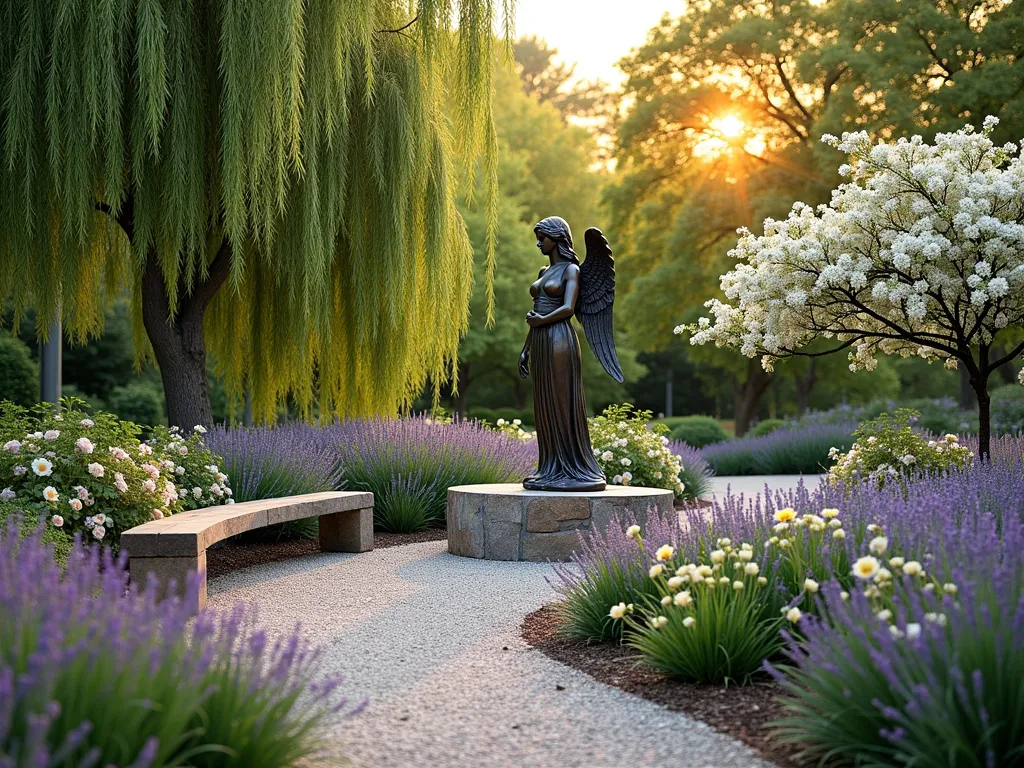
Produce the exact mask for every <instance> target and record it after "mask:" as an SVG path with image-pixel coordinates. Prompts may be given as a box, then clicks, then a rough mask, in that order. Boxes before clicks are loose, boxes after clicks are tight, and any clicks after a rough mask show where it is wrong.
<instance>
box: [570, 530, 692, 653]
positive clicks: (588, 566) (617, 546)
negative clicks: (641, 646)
mask: <svg viewBox="0 0 1024 768" xmlns="http://www.w3.org/2000/svg"><path fill="white" fill-rule="evenodd" d="M634 526H635V527H634ZM646 528H647V531H646V535H647V536H648V537H649V538H652V540H656V541H664V542H666V543H672V544H675V545H678V544H679V543H680V540H681V539H682V530H681V529H680V528H679V524H678V520H677V519H676V518H675V517H674V516H668V517H665V518H662V517H660V516H658V515H655V514H651V515H649V516H648V518H647V525H646ZM639 533H640V527H639V526H637V525H636V521H635V519H633V518H618V517H615V518H613V519H612V520H611V521H610V522H609V523H608V525H607V527H606V528H605V530H603V531H602V530H600V529H599V528H595V529H593V530H591V531H588V532H586V533H582V532H581V533H580V534H579V537H580V545H579V548H578V550H577V552H576V553H575V554H573V556H572V563H571V565H562V564H555V566H554V568H555V580H554V581H553V583H552V586H554V588H555V591H556V592H558V593H559V594H560V595H561V596H562V600H561V601H559V602H558V603H556V604H555V610H556V611H557V614H558V618H559V630H560V632H561V633H562V634H564V635H565V636H567V637H571V638H576V639H580V640H616V641H618V640H621V639H622V630H623V624H622V622H620V621H615V620H613V618H612V617H611V616H610V615H609V613H608V609H609V606H612V605H617V604H619V603H621V604H623V605H644V604H645V597H646V596H652V595H654V594H656V593H657V585H656V584H654V583H653V582H651V580H650V579H649V578H648V573H647V565H646V563H645V562H644V556H643V550H642V548H641V539H640V537H639V536H638V535H637V534H639Z"/></svg>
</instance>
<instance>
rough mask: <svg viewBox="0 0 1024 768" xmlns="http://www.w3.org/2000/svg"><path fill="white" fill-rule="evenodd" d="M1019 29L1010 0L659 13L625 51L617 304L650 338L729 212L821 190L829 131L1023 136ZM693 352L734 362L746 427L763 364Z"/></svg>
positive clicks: (712, 7) (720, 240)
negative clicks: (622, 279) (986, 122)
mask: <svg viewBox="0 0 1024 768" xmlns="http://www.w3.org/2000/svg"><path fill="white" fill-rule="evenodd" d="M1022 29H1024V6H1022V4H1021V3H1008V2H1005V1H1004V0H982V1H980V2H975V1H974V0H972V1H971V2H960V1H958V0H943V2H933V0H901V1H900V2H898V3H894V2H890V1H889V0H826V2H809V1H808V0H790V1H789V2H785V1H783V2H768V3H766V2H760V0H756V1H754V0H749V1H748V0H742V1H740V2H735V1H734V0H705V1H704V2H701V3H692V4H690V5H689V6H688V8H687V10H686V11H685V12H684V13H683V14H682V15H680V16H678V17H671V16H665V17H664V18H663V19H662V20H661V22H660V23H659V24H658V26H656V27H655V28H654V29H652V30H651V32H650V33H649V35H648V39H647V41H646V43H645V44H644V45H643V46H641V47H640V48H638V49H637V50H636V51H634V52H633V54H631V55H630V56H628V57H627V58H626V59H624V60H623V61H622V62H621V65H620V66H621V67H622V68H623V70H624V71H625V72H626V74H627V77H628V80H627V83H626V86H625V94H626V96H627V100H628V102H629V103H631V105H632V106H631V108H630V109H629V111H628V114H627V115H626V116H625V117H624V119H623V120H622V121H621V122H620V124H619V126H618V133H617V141H618V148H617V159H618V168H619V174H618V176H617V181H616V184H615V186H614V187H613V188H612V189H611V190H610V191H609V194H608V202H609V204H610V206H611V208H612V210H613V211H614V212H615V213H616V215H617V217H618V221H619V228H620V230H621V231H624V232H628V233H629V238H628V242H627V247H628V249H629V250H628V252H627V253H626V254H625V256H624V265H623V266H624V272H625V274H627V275H628V274H636V275H642V277H641V278H639V279H638V280H636V281H634V282H633V283H632V284H631V285H630V286H629V289H630V297H628V298H627V299H626V301H625V302H624V305H625V306H628V307H629V310H628V313H627V316H628V317H629V318H630V319H631V321H633V322H634V325H633V328H632V330H633V334H632V335H633V336H634V338H639V339H644V340H645V343H646V345H647V346H649V347H651V348H659V346H660V345H664V344H665V343H667V336H666V334H667V332H668V331H669V328H668V326H669V324H670V323H672V322H673V321H671V320H670V319H669V318H670V317H671V316H673V314H674V317H676V318H685V319H689V318H690V316H691V315H692V316H695V315H696V314H697V313H698V312H699V310H700V308H701V307H700V305H701V304H702V303H703V301H704V300H705V299H707V298H708V297H710V296H714V295H717V294H718V282H719V280H718V278H719V276H720V275H721V274H723V273H724V272H725V271H727V270H728V269H729V268H730V262H731V260H730V259H728V257H727V255H726V254H727V251H728V250H729V248H731V247H732V246H733V245H735V234H734V231H735V229H736V228H737V227H740V226H747V227H750V228H751V229H758V228H759V227H760V223H761V221H762V220H763V219H764V218H765V217H766V216H769V215H771V216H780V215H783V214H784V213H785V212H786V211H787V210H788V209H789V207H790V205H791V204H792V202H793V201H795V200H797V199H799V200H803V201H805V202H808V203H811V204H815V203H819V202H824V201H825V200H827V196H828V193H829V190H830V189H831V188H832V187H834V186H835V185H836V184H837V183H838V182H839V179H838V177H836V176H835V174H834V170H833V169H834V168H835V166H836V158H835V154H834V152H833V151H832V150H830V149H828V148H827V147H824V146H822V145H821V144H820V142H819V138H820V136H821V135H822V134H823V133H827V132H830V133H836V134H838V133H841V132H842V131H843V130H861V129H865V130H868V131H869V132H871V133H872V134H874V135H876V136H879V137H888V138H894V137H897V136H900V135H905V134H908V133H923V134H924V135H925V136H926V137H927V136H931V135H933V134H934V133H935V132H938V131H947V130H950V129H954V128H956V127H959V126H960V125H962V124H963V122H964V121H965V120H969V121H974V122H976V123H978V124H979V125H980V123H981V120H982V119H983V117H984V116H985V115H986V114H996V115H998V116H999V117H1000V118H1001V120H1002V122H1001V124H1000V126H999V128H998V131H999V132H1000V133H999V137H1000V139H1001V140H1006V139H1017V138H1019V137H1020V136H1021V135H1022V133H1024V110H1022V109H1021V99H1022V98H1024V60H1022V58H1021V54H1022V53H1024V47H1022V45H1024V44H1022V42H1021V40H1022V37H1021V35H1020V32H1021V30H1022ZM633 260H635V261H636V264H632V263H631V262H632V261H633ZM687 313H689V314H687ZM698 355H699V357H700V358H701V359H702V360H705V361H706V362H710V361H712V360H714V361H716V362H717V363H718V364H720V365H721V366H722V368H723V370H725V371H728V372H729V374H730V375H731V376H733V377H734V381H735V382H736V406H735V408H736V417H737V432H741V431H742V429H743V427H744V423H745V422H746V421H748V420H749V417H750V415H751V414H752V413H753V411H754V409H755V408H756V404H757V400H758V399H759V398H760V396H761V394H763V392H764V391H766V390H767V386H768V384H767V382H769V381H770V379H767V378H766V375H765V374H764V372H763V371H760V370H759V369H757V367H756V366H750V365H749V364H748V362H747V361H740V360H738V359H732V357H731V356H730V353H728V352H723V351H721V350H708V351H707V352H705V353H698ZM834 367H835V368H836V369H837V370H838V369H840V368H841V367H840V366H834ZM777 375H788V374H786V373H785V369H783V368H780V370H779V373H778V374H777ZM793 375H795V373H793ZM805 381H806V380H805Z"/></svg>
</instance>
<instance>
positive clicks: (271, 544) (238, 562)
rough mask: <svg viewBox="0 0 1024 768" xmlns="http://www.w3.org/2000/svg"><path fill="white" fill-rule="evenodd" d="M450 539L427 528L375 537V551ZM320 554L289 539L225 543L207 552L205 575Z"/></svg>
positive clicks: (313, 544)
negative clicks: (414, 531)
mask: <svg viewBox="0 0 1024 768" xmlns="http://www.w3.org/2000/svg"><path fill="white" fill-rule="evenodd" d="M447 537H448V532H447V531H446V530H445V529H444V528H428V529H427V530H425V531H417V532H416V533H380V532H374V534H373V548H374V549H385V548H387V547H398V546H401V545H402V544H419V543H420V542H423V541H440V540H442V539H445V538H447ZM319 551H320V542H319V541H317V540H316V539H288V540H285V541H265V542H254V543H249V542H245V543H242V542H236V541H231V540H230V539H229V540H228V541H222V542H220V543H219V544H215V545H214V546H212V547H210V548H209V549H208V550H206V575H207V577H208V578H213V577H214V576H223V575H225V574H227V573H231V572H232V571H239V570H241V569H242V568H249V567H250V566H253V565H262V564H263V563H276V562H278V561H279V560H289V559H291V558H293V557H305V556H306V555H315V554H316V553H317V552H319Z"/></svg>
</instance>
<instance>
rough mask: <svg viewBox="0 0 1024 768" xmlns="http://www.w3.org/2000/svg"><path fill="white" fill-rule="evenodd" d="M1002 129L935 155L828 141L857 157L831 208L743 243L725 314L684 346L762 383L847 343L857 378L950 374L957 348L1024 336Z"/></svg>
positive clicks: (1019, 223)
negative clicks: (911, 372) (997, 140)
mask: <svg viewBox="0 0 1024 768" xmlns="http://www.w3.org/2000/svg"><path fill="white" fill-rule="evenodd" d="M997 122H998V121H997V120H996V118H994V117H989V118H986V120H985V123H984V129H983V131H982V132H981V133H977V132H975V131H974V130H973V129H972V128H971V127H970V126H967V127H965V128H963V129H961V130H959V131H957V132H956V133H947V134H939V135H937V136H936V138H935V143H934V144H927V143H925V142H924V141H923V139H922V138H921V137H920V136H914V137H913V138H911V139H900V140H899V141H898V142H896V143H894V144H886V143H879V144H872V142H871V141H870V139H869V138H868V136H867V134H866V133H864V132H857V133H845V134H843V136H842V138H841V139H837V138H836V137H834V136H827V135H826V136H824V137H822V140H823V141H824V142H825V143H827V144H830V145H832V146H834V147H836V148H838V149H839V150H841V151H843V152H845V153H847V154H848V155H849V156H850V162H849V164H847V165H843V166H841V167H840V169H839V172H840V174H841V175H843V176H845V177H848V179H849V181H848V182H846V183H844V184H842V185H840V187H839V188H838V189H837V190H835V191H834V192H833V194H832V201H831V203H829V204H828V205H822V206H819V207H818V208H817V210H815V209H813V208H811V207H810V206H808V205H805V204H803V203H797V204H795V205H794V206H793V209H792V211H791V212H790V214H789V217H788V218H787V219H786V220H785V221H776V220H773V219H767V220H766V221H765V223H764V235H761V236H757V235H754V234H752V233H751V232H749V231H747V230H745V229H744V230H740V232H739V233H740V239H739V242H738V243H737V245H736V247H735V248H734V249H733V250H732V251H730V256H732V257H734V258H735V259H737V260H738V262H739V264H738V265H737V266H736V268H735V269H734V270H733V271H731V272H729V273H728V274H726V275H723V276H722V280H721V287H722V290H723V291H724V292H725V296H726V301H725V302H723V301H719V300H717V299H712V300H711V301H709V302H707V303H706V304H705V306H707V307H708V308H709V309H710V310H711V314H712V316H713V318H707V317H703V318H701V319H700V320H699V321H698V323H697V324H696V325H692V326H679V327H678V328H676V329H675V330H676V333H682V332H684V331H685V332H689V333H691V334H692V337H691V343H693V344H707V343H709V342H713V343H715V344H716V345H717V346H720V347H721V346H729V347H737V348H739V349H740V350H741V351H742V352H743V354H745V355H747V356H748V357H754V356H756V355H759V354H760V355H762V364H763V365H764V367H765V369H766V370H771V368H772V365H773V362H774V360H775V359H776V358H778V357H782V356H785V355H787V354H790V353H791V352H792V351H794V350H796V349H798V348H799V347H802V346H805V345H807V344H808V343H810V342H811V341H812V340H814V339H816V338H819V337H825V338H834V339H836V340H838V341H839V342H849V343H851V347H850V349H851V351H850V361H851V364H850V368H851V370H861V369H865V370H871V369H872V368H874V366H875V364H876V360H877V359H876V355H877V354H878V352H882V353H884V354H898V355H901V356H903V357H909V356H911V355H919V356H921V357H924V358H937V359H943V360H945V361H946V364H947V366H948V367H955V366H956V360H955V358H954V357H953V355H954V353H955V352H956V349H957V347H958V346H966V345H963V344H962V341H963V338H967V339H968V340H969V344H974V345H976V344H977V343H978V342H988V341H991V339H992V337H993V336H994V335H995V334H996V333H997V332H998V331H999V330H1000V329H1002V328H1005V327H1007V326H1022V325H1024V160H1022V158H1021V155H1020V153H1019V149H1020V148H1019V147H1018V146H1017V145H1016V144H1006V145H1003V146H996V145H995V144H994V143H993V142H992V140H991V138H990V136H991V132H992V129H993V128H994V127H995V125H996V123H997ZM1021 383H1024V371H1022V374H1021Z"/></svg>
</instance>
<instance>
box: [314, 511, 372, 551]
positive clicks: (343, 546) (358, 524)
mask: <svg viewBox="0 0 1024 768" xmlns="http://www.w3.org/2000/svg"><path fill="white" fill-rule="evenodd" d="M371 549H373V510H372V509H353V510H350V511H348V512H337V513H335V514H333V515H323V516H322V517H321V518H320V550H321V551H323V552H369V551H370V550H371Z"/></svg>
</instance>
